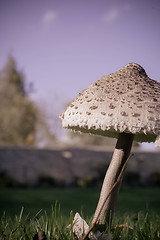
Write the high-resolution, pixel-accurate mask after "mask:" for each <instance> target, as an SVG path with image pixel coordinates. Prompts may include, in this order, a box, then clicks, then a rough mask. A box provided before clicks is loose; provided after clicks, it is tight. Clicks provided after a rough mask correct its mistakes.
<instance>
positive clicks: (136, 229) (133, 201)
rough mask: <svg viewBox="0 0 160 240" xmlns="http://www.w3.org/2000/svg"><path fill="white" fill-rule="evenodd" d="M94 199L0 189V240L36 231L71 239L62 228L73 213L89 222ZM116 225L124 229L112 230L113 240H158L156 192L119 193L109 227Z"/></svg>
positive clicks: (65, 192)
mask: <svg viewBox="0 0 160 240" xmlns="http://www.w3.org/2000/svg"><path fill="white" fill-rule="evenodd" d="M98 197H99V192H97V191H95V190H94V189H0V214H1V221H0V240H5V239H7V240H8V239H14V240H16V239H23V240H28V239H30V240H31V239H33V236H34V235H35V233H36V232H38V231H44V232H45V233H46V235H47V239H53V240H56V239H57V240H58V239H61V240H63V239H73V237H70V229H68V228H67V227H66V226H67V225H68V224H69V223H72V219H73V215H74V214H75V212H76V211H78V212H81V213H82V215H83V217H84V218H85V219H86V220H87V222H91V218H92V214H93V213H94V210H95V207H96V204H97V201H98ZM56 201H58V204H57V205H56ZM59 204H60V207H59ZM55 206H56V207H55ZM22 207H24V208H22ZM60 208H61V209H60ZM71 210H72V211H71ZM4 212H5V213H4ZM120 224H123V225H125V226H126V227H124V228H123V229H121V230H120V229H119V227H117V228H115V230H114V232H113V233H112V234H113V240H114V239H116V240H117V239H123V240H125V239H127V240H129V239H131V240H132V239H138V240H139V239H140V240H141V239H142V240H143V239H144V240H147V239H148V240H152V239H153V240H156V239H160V189H159V188H153V189H152V188H133V189H122V190H121V191H120V194H119V199H118V203H117V208H116V213H115V217H114V220H113V226H116V225H120ZM127 226H131V227H132V228H133V230H130V229H129V228H128V227H127Z"/></svg>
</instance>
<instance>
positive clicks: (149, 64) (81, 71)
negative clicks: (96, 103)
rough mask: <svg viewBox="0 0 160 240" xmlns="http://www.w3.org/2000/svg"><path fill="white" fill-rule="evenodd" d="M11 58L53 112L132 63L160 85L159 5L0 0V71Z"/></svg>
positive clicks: (155, 1) (146, 1)
mask: <svg viewBox="0 0 160 240" xmlns="http://www.w3.org/2000/svg"><path fill="white" fill-rule="evenodd" d="M9 54H12V55H13V56H14V57H15V59H16V61H17V64H18V68H19V69H20V70H23V72H24V73H25V76H26V81H27V82H33V84H34V88H35V89H36V92H35V93H34V94H33V95H32V97H33V98H34V99H36V100H39V99H42V100H44V101H46V103H47V104H48V106H49V107H50V109H51V110H52V109H53V111H54V110H55V108H56V109H57V108H61V109H62V106H63V105H64V104H65V103H66V102H68V101H70V100H72V99H73V98H74V97H76V96H77V94H78V93H79V92H81V91H82V90H83V89H84V88H85V87H87V86H88V85H90V84H91V83H92V82H94V81H96V80H97V79H98V78H100V77H101V76H103V75H106V74H109V73H112V72H115V71H117V70H119V69H120V68H122V67H123V66H124V65H126V64H127V63H129V62H136V63H138V64H140V65H141V66H142V67H144V68H145V70H146V72H147V73H148V75H149V77H151V78H153V79H155V80H158V81H160V0H134V1H131V0H117V1H115V0H34V1H31V0H30V1H29V0H28V1H27V0H14V1H13V0H1V1H0V68H2V67H3V66H4V64H5V62H6V60H7V57H8V55H9ZM55 99H56V102H55ZM55 104H56V106H57V107H56V106H55Z"/></svg>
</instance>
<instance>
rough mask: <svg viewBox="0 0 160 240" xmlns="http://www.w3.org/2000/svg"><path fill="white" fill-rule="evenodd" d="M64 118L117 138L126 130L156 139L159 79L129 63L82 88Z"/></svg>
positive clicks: (159, 127)
mask: <svg viewBox="0 0 160 240" xmlns="http://www.w3.org/2000/svg"><path fill="white" fill-rule="evenodd" d="M61 118H62V125H63V127H64V128H68V129H72V130H75V131H80V132H86V133H91V134H96V135H103V136H108V137H116V138H117V137H118V133H120V132H126V133H132V134H135V137H134V140H136V141H139V142H154V141H155V140H156V137H157V136H158V135H159V134H160V83H158V82H157V81H155V80H152V79H150V78H149V77H148V76H147V74H146V72H145V70H144V69H143V68H142V67H141V66H140V65H138V64H135V63H129V64H127V65H126V66H124V67H123V68H122V69H120V70H119V71H117V72H115V73H112V74H109V75H107V76H104V77H102V78H100V79H99V80H98V81H97V82H95V83H93V84H91V85H90V86H89V87H87V88H86V89H85V90H83V91H82V93H80V94H79V96H78V97H77V98H76V99H75V100H73V102H72V103H71V104H70V105H69V106H68V107H67V109H66V111H65V113H64V114H62V115H61ZM159 138H160V137H159V136H158V138H157V141H156V145H160V140H159Z"/></svg>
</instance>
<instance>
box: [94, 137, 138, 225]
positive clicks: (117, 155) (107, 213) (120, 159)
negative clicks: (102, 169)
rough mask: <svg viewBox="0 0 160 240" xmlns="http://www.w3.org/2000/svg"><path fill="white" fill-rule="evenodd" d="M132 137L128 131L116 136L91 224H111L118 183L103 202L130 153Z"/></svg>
mask: <svg viewBox="0 0 160 240" xmlns="http://www.w3.org/2000/svg"><path fill="white" fill-rule="evenodd" d="M133 138H134V135H133V134H128V133H120V134H119V136H118V141H117V144H116V147H115V150H114V153H113V157H112V160H111V163H110V165H109V168H108V170H107V172H106V175H105V178H104V181H103V185H102V189H101V194H100V198H99V202H98V205H97V209H96V211H95V214H94V217H93V220H92V224H95V223H96V222H97V223H100V224H102V223H103V221H105V224H107V225H108V226H109V225H111V222H112V218H113V214H114V210H115V205H116V201H117V198H118V192H119V188H120V184H117V186H116V187H115V188H114V189H113V191H112V192H111V194H110V195H109V197H108V199H107V201H106V203H105V204H104V202H105V200H106V198H107V196H108V194H109V192H110V190H111V188H112V186H113V185H114V184H115V183H116V180H117V178H118V176H119V174H120V172H121V170H122V168H123V166H124V164H125V162H126V160H127V158H128V156H129V154H130V151H131V147H132V142H133ZM121 180H122V178H121ZM102 206H103V207H102ZM97 217H98V219H97ZM104 217H105V219H104Z"/></svg>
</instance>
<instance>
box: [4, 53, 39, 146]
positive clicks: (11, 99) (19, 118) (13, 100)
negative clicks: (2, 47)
mask: <svg viewBox="0 0 160 240" xmlns="http://www.w3.org/2000/svg"><path fill="white" fill-rule="evenodd" d="M0 112H1V114H0V132H1V134H0V144H1V145H13V144H14V145H31V144H33V143H34V138H35V126H36V115H37V108H36V106H35V104H34V103H33V102H32V101H31V100H30V99H29V96H28V94H27V91H26V88H25V79H24V76H23V74H22V73H21V72H20V71H18V70H17V66H16V62H15V60H14V59H13V57H9V58H8V62H7V63H6V65H5V67H4V68H3V69H2V71H1V72H0Z"/></svg>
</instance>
